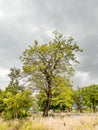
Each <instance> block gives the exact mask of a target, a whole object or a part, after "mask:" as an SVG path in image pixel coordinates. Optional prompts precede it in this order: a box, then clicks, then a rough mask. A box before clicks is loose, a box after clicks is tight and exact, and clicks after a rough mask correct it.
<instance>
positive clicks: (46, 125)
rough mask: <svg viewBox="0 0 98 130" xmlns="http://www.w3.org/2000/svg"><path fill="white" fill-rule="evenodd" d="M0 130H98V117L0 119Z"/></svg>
mask: <svg viewBox="0 0 98 130" xmlns="http://www.w3.org/2000/svg"><path fill="white" fill-rule="evenodd" d="M0 130H98V115H97V114H92V115H91V114H88V115H87V114H83V115H70V116H68V115H67V116H64V115H63V116H61V117H47V118H42V117H36V116H32V117H30V118H28V119H22V120H10V121H4V120H3V119H2V118H1V119H0Z"/></svg>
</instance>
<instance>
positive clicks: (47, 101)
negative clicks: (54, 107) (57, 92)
mask: <svg viewBox="0 0 98 130" xmlns="http://www.w3.org/2000/svg"><path fill="white" fill-rule="evenodd" d="M49 107H50V94H49V95H48V96H47V100H46V105H45V108H44V112H43V117H47V116H48V111H49Z"/></svg>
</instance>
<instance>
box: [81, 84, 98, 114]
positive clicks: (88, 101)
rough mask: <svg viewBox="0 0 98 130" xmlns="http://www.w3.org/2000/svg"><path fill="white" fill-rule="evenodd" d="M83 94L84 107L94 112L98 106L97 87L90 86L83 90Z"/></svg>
mask: <svg viewBox="0 0 98 130" xmlns="http://www.w3.org/2000/svg"><path fill="white" fill-rule="evenodd" d="M83 93H84V100H85V102H84V105H85V106H86V107H89V108H90V109H92V110H93V112H96V106H97V105H98V85H95V84H93V85H90V86H86V87H84V88H83Z"/></svg>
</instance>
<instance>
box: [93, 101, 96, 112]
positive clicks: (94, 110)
mask: <svg viewBox="0 0 98 130" xmlns="http://www.w3.org/2000/svg"><path fill="white" fill-rule="evenodd" d="M92 106H93V112H96V107H95V100H94V99H93V101H92Z"/></svg>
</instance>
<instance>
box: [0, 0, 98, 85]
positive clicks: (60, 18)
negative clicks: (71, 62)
mask: <svg viewBox="0 0 98 130" xmlns="http://www.w3.org/2000/svg"><path fill="white" fill-rule="evenodd" d="M97 12H98V1H97V0H94V1H93V0H86V1H85V0H82V1H81V0H58V1H57V0H50V1H49V0H43V1H42V0H29V1H28V0H14V1H13V0H0V55H1V56H0V66H1V67H2V66H4V67H5V69H9V68H10V67H11V66H18V67H20V66H21V61H20V60H19V56H20V55H21V54H22V52H23V50H24V49H25V48H27V46H28V45H29V44H33V41H34V40H35V39H37V40H38V41H39V42H40V43H46V42H47V41H49V40H50V37H51V35H52V31H54V30H55V29H58V30H59V31H61V32H62V33H64V34H65V35H72V36H73V37H74V38H75V40H76V41H78V42H79V46H80V47H81V48H83V50H84V52H83V53H82V54H79V59H80V63H81V64H80V65H79V66H78V68H76V71H79V72H81V73H82V72H83V73H84V72H85V73H89V80H91V79H93V78H95V77H98V74H97V70H98V61H97V59H98V45H97V41H98V36H97V34H98V24H97V23H98V13H97ZM50 32H51V33H50ZM93 81H94V80H93ZM96 81H97V79H96ZM2 82H3V81H2ZM94 82H95V81H94ZM76 84H79V82H77V83H76Z"/></svg>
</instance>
